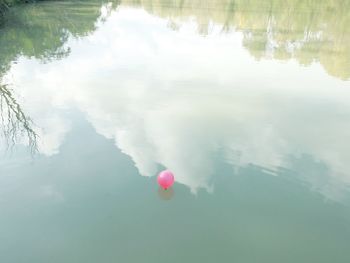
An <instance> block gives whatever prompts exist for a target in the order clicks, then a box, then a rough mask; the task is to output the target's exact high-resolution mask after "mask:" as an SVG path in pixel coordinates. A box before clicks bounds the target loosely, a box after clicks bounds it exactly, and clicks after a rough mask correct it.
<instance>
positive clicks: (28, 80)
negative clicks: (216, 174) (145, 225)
mask: <svg viewBox="0 0 350 263" xmlns="http://www.w3.org/2000/svg"><path fill="white" fill-rule="evenodd" d="M167 24H168V22H167V21H166V20H164V19H160V18H157V17H153V16H151V15H149V14H147V13H146V12H145V11H142V10H138V9H128V8H120V9H119V10H117V11H116V12H113V13H112V14H111V16H110V17H109V18H108V19H107V20H106V22H105V24H103V26H100V27H99V29H98V30H97V31H96V32H95V33H94V34H92V35H91V36H89V37H86V38H84V39H80V40H76V39H71V40H70V41H69V42H68V43H67V45H68V46H70V47H71V49H72V53H71V55H70V56H69V57H68V58H65V59H64V60H60V61H55V62H52V63H50V64H41V63H40V62H38V61H36V60H34V59H24V58H23V59H21V60H20V61H19V63H18V64H17V65H14V66H13V67H12V69H11V71H10V73H9V74H8V76H11V82H13V85H14V86H15V87H16V92H17V93H18V94H20V96H21V98H23V99H22V100H23V102H22V104H23V106H24V108H25V110H26V112H27V113H28V114H29V115H30V116H31V117H32V118H33V119H34V121H35V123H36V124H37V126H38V127H42V129H39V131H38V132H39V135H40V137H41V139H42V140H41V142H40V145H39V147H40V151H41V152H42V153H44V154H47V155H51V154H54V153H57V152H58V151H59V147H60V145H61V143H62V142H63V139H64V137H65V135H66V134H67V133H68V132H69V129H70V123H69V121H68V120H67V118H66V117H65V115H64V111H65V110H66V109H71V108H74V109H79V110H80V111H81V112H83V113H84V114H85V116H86V118H87V119H88V120H89V122H90V123H91V124H92V125H93V127H94V128H95V129H96V131H97V132H98V133H99V134H101V135H103V136H105V137H106V138H112V139H114V140H115V143H116V145H117V146H118V147H119V148H120V149H121V150H122V151H123V152H124V153H126V154H127V155H129V156H130V157H131V158H132V159H133V161H134V162H135V165H136V167H137V168H138V169H139V172H140V174H142V175H145V176H152V175H154V174H155V172H156V171H157V165H158V164H161V165H163V166H165V167H167V168H169V169H171V170H172V171H173V172H174V173H175V174H176V178H177V181H178V182H180V183H182V184H185V185H187V186H189V187H190V188H191V190H192V191H193V192H196V191H197V190H198V189H199V188H205V189H207V190H211V189H212V185H211V183H210V182H211V176H212V173H213V169H214V167H213V166H214V160H213V156H214V154H215V153H217V152H218V151H219V150H220V151H221V152H223V153H224V154H225V157H226V161H228V162H230V163H232V164H233V165H234V166H236V167H237V166H245V165H247V164H254V165H259V166H262V167H269V168H274V167H278V166H282V167H285V168H290V169H294V170H295V169H299V168H298V167H299V166H300V165H299V166H298V165H296V166H295V165H294V164H295V162H296V161H295V160H299V159H300V158H301V157H302V156H312V158H313V160H314V161H315V162H318V163H321V164H322V165H324V166H325V167H327V169H326V170H327V171H326V175H323V176H319V175H318V174H316V175H315V174H312V172H311V171H315V170H301V171H300V174H301V175H302V176H303V180H306V181H308V182H309V183H310V185H311V186H312V187H313V188H315V190H317V191H320V192H322V193H323V194H324V195H326V196H327V197H328V198H331V199H339V198H341V196H342V191H344V189H345V186H346V185H347V184H349V183H350V174H349V172H350V163H349V162H348V160H349V159H350V153H349V150H348V149H349V142H348V139H349V130H350V105H349V101H350V84H349V82H344V81H340V80H337V79H335V78H332V77H330V76H328V75H327V74H326V73H325V72H324V71H323V69H322V68H321V67H320V66H319V65H318V64H314V65H312V66H310V67H301V66H300V65H298V63H296V62H294V61H289V62H288V63H281V62H276V61H273V60H262V61H255V60H254V59H253V58H252V57H251V56H250V55H249V53H248V52H247V51H245V49H244V48H243V47H242V35H241V34H240V33H229V34H223V33H221V32H220V31H221V27H219V26H218V27H216V26H215V25H213V30H212V32H211V34H210V35H208V36H206V37H203V36H199V35H198V34H197V33H196V32H197V29H196V25H195V23H193V21H191V20H189V21H188V22H187V23H184V25H183V26H182V27H181V28H180V30H179V31H176V32H175V31H173V30H171V29H170V28H169V27H168V26H167ZM290 156H293V160H294V161H291V159H290ZM300 169H302V168H300ZM319 180H321V182H320V181H319Z"/></svg>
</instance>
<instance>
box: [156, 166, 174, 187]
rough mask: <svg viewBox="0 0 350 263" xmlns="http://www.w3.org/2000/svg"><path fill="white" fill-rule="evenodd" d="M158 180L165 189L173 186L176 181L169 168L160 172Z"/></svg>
mask: <svg viewBox="0 0 350 263" xmlns="http://www.w3.org/2000/svg"><path fill="white" fill-rule="evenodd" d="M157 180H158V184H159V185H160V186H161V187H162V188H164V189H167V188H169V187H171V186H172V185H173V184H174V181H175V179H174V175H173V173H172V172H170V171H169V170H165V171H162V172H160V173H159V175H158V179H157Z"/></svg>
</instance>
